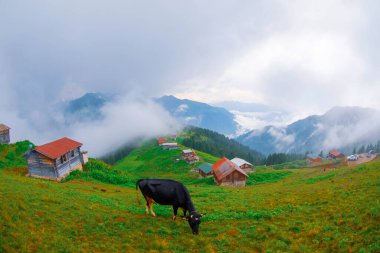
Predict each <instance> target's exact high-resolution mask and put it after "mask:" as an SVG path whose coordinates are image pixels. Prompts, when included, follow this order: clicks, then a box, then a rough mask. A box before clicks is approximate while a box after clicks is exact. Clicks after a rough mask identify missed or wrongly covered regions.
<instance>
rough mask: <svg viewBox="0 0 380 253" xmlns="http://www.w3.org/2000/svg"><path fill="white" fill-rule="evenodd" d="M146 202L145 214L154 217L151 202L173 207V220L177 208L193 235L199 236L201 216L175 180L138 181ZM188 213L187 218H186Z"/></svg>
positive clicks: (185, 190) (187, 194)
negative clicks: (179, 209) (181, 212)
mask: <svg viewBox="0 0 380 253" xmlns="http://www.w3.org/2000/svg"><path fill="white" fill-rule="evenodd" d="M137 187H139V188H140V191H141V193H142V194H143V196H144V198H145V200H146V214H149V211H150V213H151V214H152V216H154V217H155V216H156V214H155V213H154V212H153V202H156V203H158V204H161V205H171V206H173V212H174V215H173V220H175V219H176V217H177V211H178V208H181V209H182V211H183V215H184V216H183V217H185V218H186V219H187V220H188V222H189V225H190V227H191V230H192V231H193V234H196V235H197V234H199V224H200V223H201V217H202V215H201V214H199V213H197V212H196V211H195V207H194V204H193V202H192V201H191V198H190V193H189V191H188V190H187V189H186V187H185V186H184V185H183V184H182V183H180V182H177V181H175V180H170V179H140V180H138V181H137V182H136V190H137ZM186 212H189V216H186Z"/></svg>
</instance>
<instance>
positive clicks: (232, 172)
mask: <svg viewBox="0 0 380 253" xmlns="http://www.w3.org/2000/svg"><path fill="white" fill-rule="evenodd" d="M212 170H213V171H214V180H215V182H216V183H217V184H218V185H222V186H245V182H246V179H247V177H248V175H247V174H246V173H245V172H244V171H243V170H242V169H241V168H239V166H237V165H236V164H235V163H233V162H231V161H230V160H228V159H227V158H226V157H223V158H221V159H220V160H219V161H217V162H216V163H214V164H213V165H212Z"/></svg>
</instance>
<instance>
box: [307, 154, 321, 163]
mask: <svg viewBox="0 0 380 253" xmlns="http://www.w3.org/2000/svg"><path fill="white" fill-rule="evenodd" d="M320 162H322V157H320V156H318V155H313V154H308V155H307V157H306V163H308V164H313V163H320Z"/></svg>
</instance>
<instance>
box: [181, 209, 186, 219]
mask: <svg viewBox="0 0 380 253" xmlns="http://www.w3.org/2000/svg"><path fill="white" fill-rule="evenodd" d="M181 209H182V212H183V216H182V219H183V220H186V209H185V208H181Z"/></svg>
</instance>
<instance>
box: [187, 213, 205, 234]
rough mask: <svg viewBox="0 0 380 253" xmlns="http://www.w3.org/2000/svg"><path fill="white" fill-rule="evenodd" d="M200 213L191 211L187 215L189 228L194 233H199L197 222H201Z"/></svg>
mask: <svg viewBox="0 0 380 253" xmlns="http://www.w3.org/2000/svg"><path fill="white" fill-rule="evenodd" d="M201 217H202V214H199V213H197V212H195V211H194V212H191V213H190V216H188V217H187V221H188V222H189V225H190V228H191V230H192V231H193V234H194V235H198V234H199V224H200V223H201Z"/></svg>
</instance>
